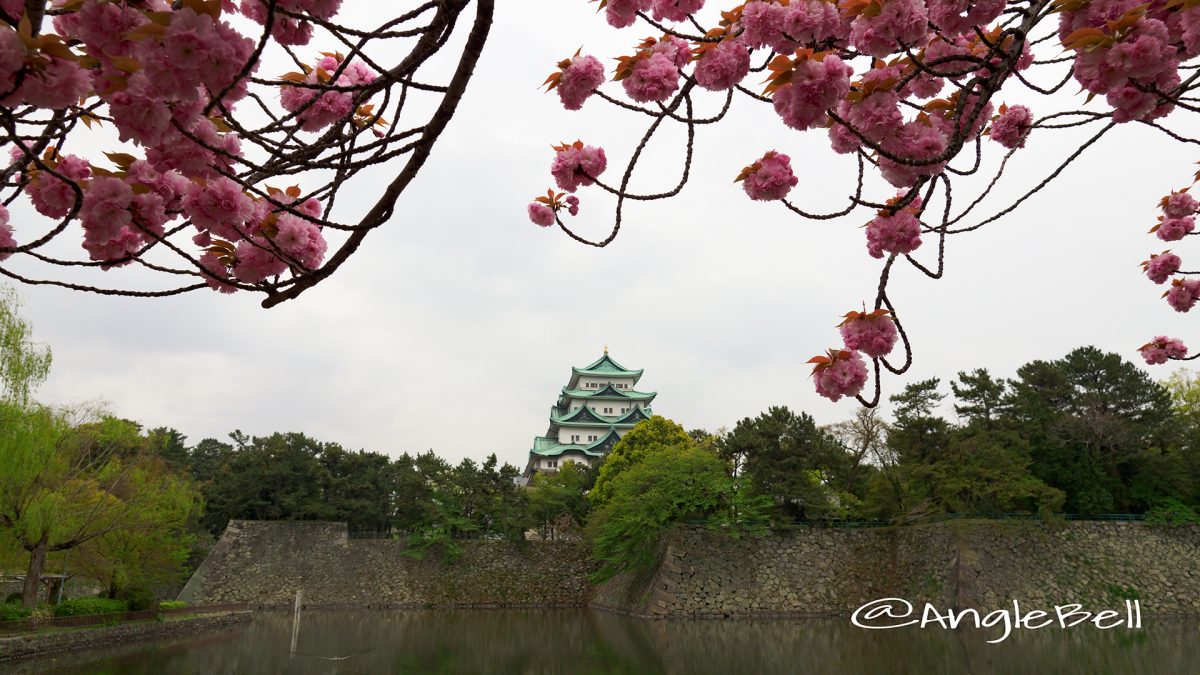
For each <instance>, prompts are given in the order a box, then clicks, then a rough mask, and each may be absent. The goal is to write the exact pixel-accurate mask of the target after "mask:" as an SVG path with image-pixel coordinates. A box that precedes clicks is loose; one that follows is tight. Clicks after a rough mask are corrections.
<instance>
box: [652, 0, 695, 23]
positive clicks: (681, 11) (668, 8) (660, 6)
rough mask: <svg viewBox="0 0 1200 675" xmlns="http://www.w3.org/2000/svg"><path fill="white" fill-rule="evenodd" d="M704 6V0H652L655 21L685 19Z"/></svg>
mask: <svg viewBox="0 0 1200 675" xmlns="http://www.w3.org/2000/svg"><path fill="white" fill-rule="evenodd" d="M703 8H704V0H654V20H655V21H663V20H666V21H686V20H687V18H688V15H689V14H695V13H696V12H699V11H700V10H701V9H703Z"/></svg>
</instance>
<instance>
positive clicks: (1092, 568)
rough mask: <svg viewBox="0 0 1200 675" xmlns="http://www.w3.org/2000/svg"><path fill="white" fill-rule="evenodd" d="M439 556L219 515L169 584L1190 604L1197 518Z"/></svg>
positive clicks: (743, 599) (393, 592)
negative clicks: (198, 560) (185, 575)
mask: <svg viewBox="0 0 1200 675" xmlns="http://www.w3.org/2000/svg"><path fill="white" fill-rule="evenodd" d="M458 543H459V545H460V546H461V548H462V551H463V553H462V556H461V557H460V558H459V559H458V560H457V561H456V562H454V563H453V564H449V565H448V564H446V563H443V562H442V561H441V560H440V559H439V558H438V557H437V556H429V557H428V558H426V559H424V560H416V559H413V558H410V557H407V556H405V555H404V550H405V546H404V544H403V542H399V541H390V540H358V539H349V538H348V537H347V533H346V526H345V524H342V523H304V522H271V523H266V522H251V521H234V522H232V523H230V525H229V528H228V529H227V530H226V532H225V534H224V535H223V536H222V537H221V540H220V541H219V542H218V543H217V545H216V546H215V547H214V548H213V550H212V552H211V553H210V555H209V557H208V559H206V560H205V561H204V564H203V565H201V567H200V569H199V570H197V572H196V574H195V575H194V576H193V577H192V579H191V580H190V581H188V584H187V586H185V587H184V590H183V592H182V593H181V594H180V599H182V600H186V601H188V602H191V603H226V602H245V603H250V604H255V605H264V606H283V605H288V604H289V603H291V602H292V601H293V599H294V598H295V594H296V591H297V590H302V591H303V593H304V601H305V604H306V605H309V606H325V607H333V606H364V605H373V606H381V607H430V606H458V607H472V606H489V607H517V606H538V607H555V606H557V607H566V606H582V605H588V604H590V605H591V606H593V607H598V608H603V609H610V610H614V611H619V612H624V613H629V614H635V615H639V616H658V617H681V616H779V615H790V616H804V615H846V614H849V613H850V612H852V611H853V610H854V609H855V608H857V607H859V606H861V605H863V604H864V603H866V602H869V601H871V600H876V599H879V598H885V597H897V598H903V599H906V600H908V601H910V602H913V603H914V604H916V605H917V606H921V605H922V604H923V603H925V602H930V603H933V604H934V605H935V606H936V607H938V608H942V609H948V608H959V609H962V608H974V609H999V608H1002V607H1006V606H1011V602H1012V600H1014V599H1016V600H1018V601H1020V603H1021V607H1022V608H1023V609H1039V608H1041V609H1045V608H1048V607H1053V606H1055V605H1065V604H1069V603H1082V604H1084V605H1085V606H1087V607H1089V608H1094V609H1100V608H1105V607H1111V608H1117V609H1122V608H1123V605H1124V600H1125V599H1126V598H1128V599H1135V598H1136V599H1138V600H1140V601H1141V607H1142V612H1143V614H1189V615H1200V566H1198V565H1197V563H1200V526H1178V527H1165V526H1149V525H1145V524H1142V523H1100V522H1068V523H1059V524H1043V523H1039V522H1028V521H968V520H963V521H950V522H944V523H935V524H928V525H916V526H909V527H898V528H878V529H858V530H856V529H825V528H799V529H795V530H787V531H782V532H775V533H772V534H769V535H765V536H762V537H743V538H730V537H727V536H724V535H722V534H720V533H717V532H711V531H707V530H704V529H701V528H678V529H676V530H673V531H672V532H671V533H670V534H669V535H668V536H666V537H664V539H663V541H662V542H661V543H660V546H659V550H658V552H657V561H658V562H657V564H656V565H654V566H652V567H650V568H648V569H645V570H639V571H634V572H627V573H624V574H622V575H618V576H617V577H615V578H613V579H611V580H609V581H607V582H605V583H604V584H601V585H600V586H599V587H596V588H592V587H591V586H590V585H589V584H588V582H587V575H588V573H590V572H591V571H592V570H593V569H595V567H594V565H593V564H592V563H590V562H589V560H588V552H587V550H586V549H585V548H584V547H583V546H582V545H580V544H576V543H567V542H533V541H531V542H525V543H524V544H521V545H518V544H512V543H508V542H500V541H461V542H458Z"/></svg>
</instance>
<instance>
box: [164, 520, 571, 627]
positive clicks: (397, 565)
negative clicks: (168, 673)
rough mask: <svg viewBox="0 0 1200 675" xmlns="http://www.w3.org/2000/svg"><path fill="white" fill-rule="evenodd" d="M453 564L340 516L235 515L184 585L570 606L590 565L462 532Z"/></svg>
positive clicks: (541, 545)
mask: <svg viewBox="0 0 1200 675" xmlns="http://www.w3.org/2000/svg"><path fill="white" fill-rule="evenodd" d="M456 544H458V546H459V547H460V549H461V550H462V555H461V556H460V557H459V558H458V559H457V560H456V561H455V562H454V563H453V564H447V563H445V562H443V561H442V560H441V559H440V557H439V556H438V555H436V554H430V555H428V556H426V557H425V559H414V558H411V557H409V556H406V555H404V552H405V550H406V546H405V543H404V542H402V541H396V540H372V539H350V538H349V537H348V535H347V531H346V524H345V523H321V522H282V521H279V522H262V521H232V522H230V524H229V527H228V528H226V530H225V533H224V534H223V535H221V539H220V541H218V542H217V545H216V546H214V547H213V550H212V551H211V552H210V553H209V555H208V558H206V559H205V561H204V563H203V564H201V566H200V568H199V569H198V570H197V571H196V573H195V574H194V575H193V576H192V578H191V579H190V580H189V581H188V583H187V585H186V586H184V589H183V591H182V592H181V593H180V595H179V599H180V600H185V601H187V602H189V603H193V604H209V603H227V602H244V603H250V604H253V605H261V606H285V605H288V604H289V603H292V602H293V601H294V598H295V596H296V592H297V591H302V592H303V597H304V604H305V605H306V606H312V607H346V606H364V605H371V606H378V607H471V606H487V607H528V606H537V607H574V606H582V605H585V604H586V603H587V597H588V592H589V586H588V584H587V574H588V573H589V572H590V571H591V569H592V565H591V563H590V562H589V560H588V554H587V550H586V549H585V548H583V547H582V546H581V545H580V544H578V543H571V542H551V541H529V542H524V543H522V544H514V543H510V542H504V541H487V540H463V541H458V542H456Z"/></svg>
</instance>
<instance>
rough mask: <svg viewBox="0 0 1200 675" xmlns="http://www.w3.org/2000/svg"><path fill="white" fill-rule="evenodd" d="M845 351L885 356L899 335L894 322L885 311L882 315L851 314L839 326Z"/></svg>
mask: <svg viewBox="0 0 1200 675" xmlns="http://www.w3.org/2000/svg"><path fill="white" fill-rule="evenodd" d="M840 330H841V333H842V341H843V343H844V344H845V345H846V349H854V350H858V351H861V352H862V353H864V354H866V355H867V356H874V357H880V356H887V355H888V354H890V353H891V351H892V347H894V346H895V345H896V340H897V338H898V337H899V333H897V331H896V322H895V321H893V320H892V317H891V316H889V314H888V313H887V311H886V310H884V311H883V312H882V313H880V312H872V313H870V314H867V313H864V312H851V313H850V314H847V315H846V320H845V321H843V322H842V324H841V326H840Z"/></svg>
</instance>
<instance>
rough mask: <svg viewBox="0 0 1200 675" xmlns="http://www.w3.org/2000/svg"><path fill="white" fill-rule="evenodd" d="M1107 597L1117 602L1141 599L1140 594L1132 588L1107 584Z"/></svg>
mask: <svg viewBox="0 0 1200 675" xmlns="http://www.w3.org/2000/svg"><path fill="white" fill-rule="evenodd" d="M1108 595H1109V597H1110V598H1112V599H1113V600H1115V601H1118V602H1119V601H1121V600H1140V599H1141V597H1142V594H1141V593H1139V592H1138V590H1137V589H1136V588H1134V587H1133V586H1118V585H1116V584H1109V586H1108Z"/></svg>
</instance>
